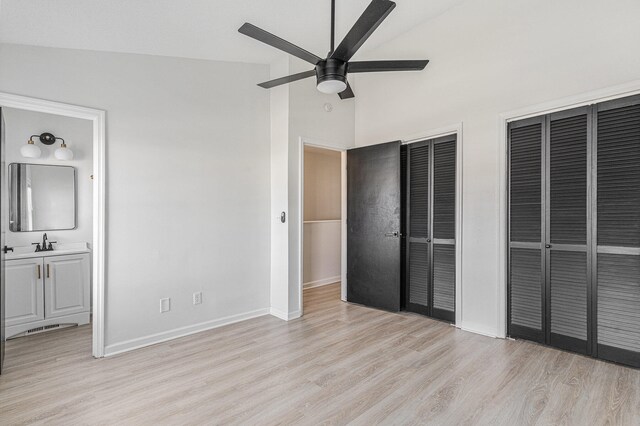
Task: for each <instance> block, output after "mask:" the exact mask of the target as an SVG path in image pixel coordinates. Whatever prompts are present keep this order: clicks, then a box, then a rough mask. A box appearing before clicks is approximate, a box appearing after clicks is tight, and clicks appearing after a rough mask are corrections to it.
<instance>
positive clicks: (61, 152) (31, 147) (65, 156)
mask: <svg viewBox="0 0 640 426" xmlns="http://www.w3.org/2000/svg"><path fill="white" fill-rule="evenodd" d="M33 138H38V139H39V140H40V142H42V143H43V144H45V145H53V144H54V143H56V141H57V140H61V141H62V143H61V144H60V148H58V149H56V150H55V152H54V153H53V155H54V156H55V157H56V159H58V160H63V161H68V160H72V159H73V151H71V150H70V149H69V148H67V144H66V143H65V142H64V139H62V138H59V137H56V136H55V135H53V134H51V133H47V132H45V133H42V134H40V135H31V137H30V138H29V140H28V141H27V144H26V145H25V146H23V147H22V148H20V154H22V156H23V157H26V158H40V156H41V155H42V150H41V149H40V147H38V146H37V145H36V144H35V143H34V142H35V141H34V140H33Z"/></svg>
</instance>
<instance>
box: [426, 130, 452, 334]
mask: <svg viewBox="0 0 640 426" xmlns="http://www.w3.org/2000/svg"><path fill="white" fill-rule="evenodd" d="M455 211H456V140H455V137H454V138H451V137H444V138H440V139H437V140H435V141H434V143H433V226H432V229H433V244H432V251H433V255H432V258H431V263H432V265H433V274H432V280H433V305H432V310H431V316H433V317H435V318H439V319H443V320H447V321H451V322H454V321H455V306H456V297H455V289H456V276H455V270H456V246H455V238H456V222H455Z"/></svg>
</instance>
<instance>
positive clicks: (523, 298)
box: [507, 117, 546, 343]
mask: <svg viewBox="0 0 640 426" xmlns="http://www.w3.org/2000/svg"><path fill="white" fill-rule="evenodd" d="M544 134H545V119H544V117H535V118H530V119H527V120H521V121H518V122H514V123H509V252H508V253H509V261H508V265H509V286H508V293H509V294H508V297H509V300H508V302H509V303H508V312H507V316H508V328H509V329H508V334H509V335H510V336H512V337H522V338H525V339H530V340H535V341H537V342H541V343H543V342H544V341H545V327H544V318H545V315H544V306H545V299H546V297H545V296H546V289H545V285H544V284H545V279H544V274H543V272H544V261H545V258H546V256H544V249H543V247H544V229H543V226H542V224H543V223H544V220H543V217H544V216H543V214H544V213H543V211H544V209H543V206H544V192H545V191H544V190H543V188H545V183H544V170H543V164H544V162H543V161H542V160H543V158H544V148H545V144H544V143H543V139H544V138H543V135H544Z"/></svg>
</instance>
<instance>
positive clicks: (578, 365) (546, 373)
mask: <svg viewBox="0 0 640 426" xmlns="http://www.w3.org/2000/svg"><path fill="white" fill-rule="evenodd" d="M339 295H340V287H339V285H331V286H325V287H319V288H314V289H309V290H305V315H304V317H303V318H301V319H297V320H293V321H290V322H288V323H287V322H284V321H281V320H279V319H276V318H274V317H270V316H265V317H260V318H255V319H252V320H249V321H245V322H242V323H238V324H233V325H230V326H226V327H222V328H218V329H216V330H211V331H208V332H204V333H199V334H195V335H192V336H189V337H185V338H181V339H178V340H173V341H171V342H167V343H162V344H158V345H155V346H152V347H148V348H144V349H140V350H137V351H134V352H130V353H126V354H121V355H118V356H114V357H111V358H105V359H97V360H96V359H93V358H91V356H90V348H91V339H90V328H89V327H86V326H85V327H80V328H72V329H66V330H60V331H55V332H51V333H48V334H42V335H36V336H31V337H26V338H21V339H16V340H12V341H9V342H8V344H7V352H6V354H7V360H6V364H5V367H6V370H5V373H6V374H4V375H3V376H0V424H2V425H10V424H25V423H42V424H44V423H46V424H61V425H73V424H135V425H138V424H318V423H324V424H346V423H352V424H356V425H371V424H377V423H382V424H444V425H449V424H451V425H461V424H462V425H475V424H480V425H484V424H497V425H520V424H539V425H547V424H575V425H592V424H595V425H600V424H602V425H604V424H610V425H638V424H640V371H638V370H634V369H631V368H626V367H622V366H618V365H614V364H609V363H605V362H602V361H598V360H594V359H591V358H587V357H583V356H579V355H574V354H570V353H567V352H562V351H559V350H555V349H550V348H545V347H542V346H538V345H534V344H531V343H528V342H524V341H506V340H498V339H491V338H488V337H483V336H479V335H475V334H472V333H468V332H464V331H460V330H457V329H455V328H454V327H451V326H449V325H447V324H444V323H441V322H438V321H433V320H431V319H428V318H425V317H422V316H418V315H413V314H392V313H386V312H382V311H377V310H373V309H368V308H364V307H361V306H355V305H350V304H346V303H343V302H341V301H340V300H339Z"/></svg>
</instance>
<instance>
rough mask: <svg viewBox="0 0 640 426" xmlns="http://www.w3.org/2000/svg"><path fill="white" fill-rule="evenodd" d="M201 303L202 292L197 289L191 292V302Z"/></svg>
mask: <svg viewBox="0 0 640 426" xmlns="http://www.w3.org/2000/svg"><path fill="white" fill-rule="evenodd" d="M201 303H202V292H201V291H198V292H196V293H193V304H194V305H199V304H201Z"/></svg>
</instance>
